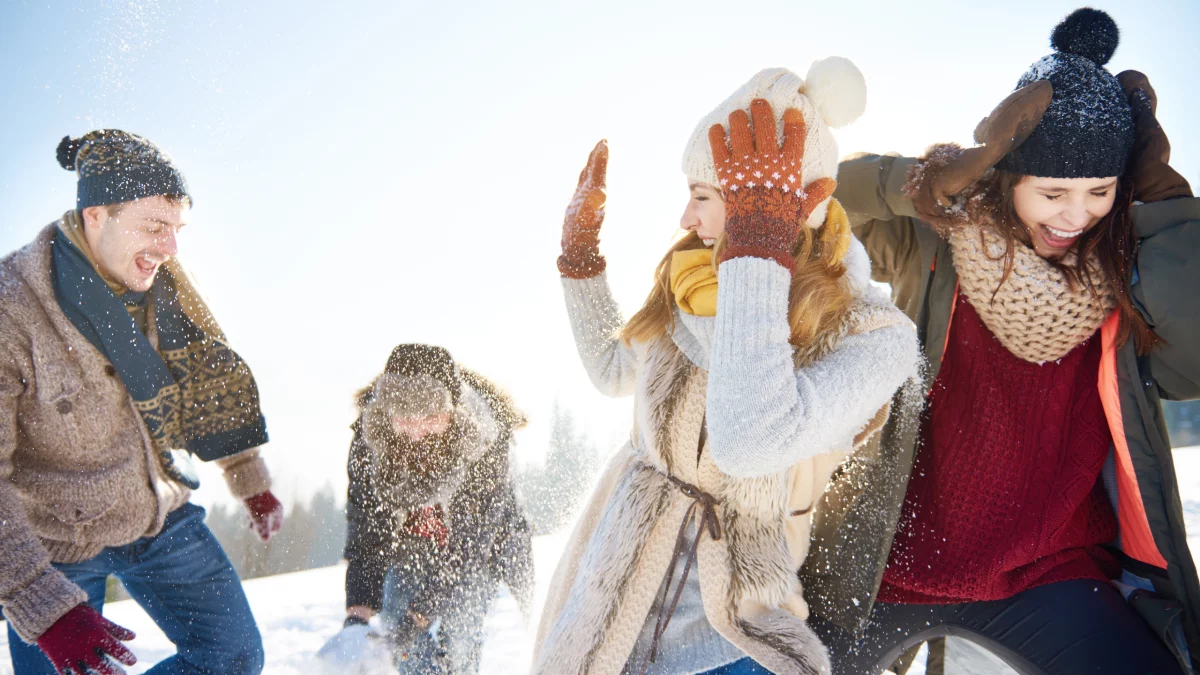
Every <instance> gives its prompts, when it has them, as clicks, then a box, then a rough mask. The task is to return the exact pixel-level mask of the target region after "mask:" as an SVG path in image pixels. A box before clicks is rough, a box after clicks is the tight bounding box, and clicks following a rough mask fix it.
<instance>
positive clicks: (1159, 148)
mask: <svg viewBox="0 0 1200 675" xmlns="http://www.w3.org/2000/svg"><path fill="white" fill-rule="evenodd" d="M1117 81H1118V82H1120V83H1121V88H1122V89H1123V90H1125V97H1126V98H1127V99H1128V100H1129V105H1130V107H1132V108H1133V126H1134V141H1133V155H1132V156H1131V157H1130V161H1129V168H1128V169H1127V170H1126V171H1125V173H1126V175H1127V176H1129V179H1130V181H1131V182H1132V183H1133V198H1134V199H1136V200H1137V201H1139V202H1144V203H1150V202H1160V201H1163V200H1166V199H1175V198H1177V197H1191V196H1192V187H1191V186H1190V185H1188V182H1187V179H1186V178H1184V177H1183V176H1181V175H1180V174H1179V172H1178V171H1176V170H1175V169H1172V168H1171V165H1170V164H1169V162H1170V161H1171V141H1170V140H1168V139H1167V134H1166V132H1165V131H1163V128H1162V126H1161V125H1160V124H1159V123H1158V118H1157V117H1156V116H1155V115H1156V114H1157V112H1158V96H1157V95H1155V93H1154V87H1151V86H1150V79H1149V78H1147V77H1146V76H1145V75H1143V74H1142V73H1139V72H1138V71H1136V70H1126V71H1124V72H1123V73H1121V74H1119V75H1117Z"/></svg>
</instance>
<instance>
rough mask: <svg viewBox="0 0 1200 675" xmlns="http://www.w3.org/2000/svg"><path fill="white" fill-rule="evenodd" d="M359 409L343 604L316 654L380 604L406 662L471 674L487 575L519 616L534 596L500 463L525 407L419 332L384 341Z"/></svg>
mask: <svg viewBox="0 0 1200 675" xmlns="http://www.w3.org/2000/svg"><path fill="white" fill-rule="evenodd" d="M358 409H359V419H358V420H357V421H356V422H355V423H354V426H353V429H354V440H353V442H352V443H351V446H350V456H349V462H348V467H347V469H348V473H349V493H348V498H347V504H346V518H347V521H348V525H349V527H348V531H347V535H346V551H345V555H346V559H347V560H348V561H349V565H348V567H347V569H346V608H347V609H346V614H347V616H346V622H345V627H344V628H343V631H342V633H340V634H339V635H338V636H336V637H335V638H334V639H333V640H331V641H330V643H329V644H328V646H327V647H326V648H325V649H323V650H322V654H321V655H322V656H323V657H325V658H327V659H328V660H331V661H338V660H342V659H341V656H340V654H341V653H342V652H344V651H347V650H346V649H345V647H346V646H347V645H354V644H361V643H362V642H363V640H360V639H359V638H362V637H364V636H365V635H366V634H367V633H368V628H367V624H368V621H369V620H370V618H371V617H372V616H373V615H375V614H376V613H380V614H381V615H382V616H381V618H382V620H383V626H384V628H385V630H386V631H387V638H388V644H389V647H390V648H391V650H392V653H393V655H394V658H395V659H396V661H397V664H398V665H401V666H402V668H403V670H402V672H405V673H412V672H418V673H449V674H454V675H460V674H461V675H469V674H472V673H476V672H478V670H479V658H480V653H481V648H482V645H483V620H484V617H485V616H486V615H487V611H488V607H489V606H490V604H491V600H492V597H493V596H494V595H495V592H496V587H497V586H498V585H499V584H505V585H507V586H508V588H509V590H510V591H511V592H512V594H513V596H514V597H515V598H516V599H517V602H518V603H519V604H520V605H521V609H522V611H523V612H524V613H525V615H526V616H529V611H530V603H531V601H532V593H533V558H532V548H531V539H530V530H529V524H528V522H527V519H526V517H525V513H524V509H523V508H522V507H521V506H520V505H519V503H518V502H517V499H516V491H515V488H514V485H513V481H512V478H511V476H510V474H509V451H510V449H511V446H512V442H513V432H514V431H516V430H517V429H520V428H521V427H523V426H524V425H525V417H524V415H523V414H521V412H520V411H518V410H517V409H516V408H515V407H514V405H513V403H512V401H511V400H510V399H509V398H508V396H507V395H506V394H504V392H502V391H501V390H500V389H499V388H498V387H496V386H495V385H494V384H492V383H490V382H489V381H487V380H486V379H485V378H483V377H482V376H480V375H478V374H476V373H473V372H471V371H469V370H466V369H463V368H460V367H459V366H458V364H457V363H455V361H454V359H453V358H452V357H451V356H450V353H449V352H448V351H446V350H445V349H443V348H442V347H437V346H433V345H423V344H404V345H400V346H398V347H396V348H395V349H394V350H392V354H391V356H390V357H389V358H388V362H387V367H386V368H385V369H384V372H383V373H381V374H380V375H379V376H378V377H376V378H375V381H374V382H373V383H372V384H371V385H370V386H368V387H367V388H365V389H364V390H362V391H361V392H360V393H359V395H358ZM439 620H440V623H439V626H438V628H437V630H436V634H434V633H431V632H430V628H431V627H432V624H433V622H435V621H439ZM354 656H356V655H351V660H353V658H354Z"/></svg>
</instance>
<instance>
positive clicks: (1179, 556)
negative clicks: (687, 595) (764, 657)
mask: <svg viewBox="0 0 1200 675" xmlns="http://www.w3.org/2000/svg"><path fill="white" fill-rule="evenodd" d="M915 161H916V160H913V159H909V158H901V157H894V156H879V155H864V156H859V157H856V158H853V159H850V160H847V161H843V162H842V164H841V166H840V168H839V171H838V188H837V192H836V194H835V196H836V197H837V199H838V200H839V201H840V202H841V203H842V205H843V206H844V207H845V209H846V211H847V213H848V214H849V216H850V221H851V225H852V227H853V229H854V233H855V235H857V236H858V238H859V239H860V240H861V241H862V243H863V245H864V246H865V247H866V249H867V253H868V254H869V256H870V258H871V266H872V270H871V272H872V277H873V278H874V280H875V281H879V282H883V283H888V284H891V287H892V299H893V301H894V302H895V303H896V304H897V305H898V306H899V307H900V309H902V310H904V312H905V313H906V314H908V316H909V318H911V319H912V320H913V322H915V323H916V325H917V331H918V334H919V337H920V339H921V343H922V348H923V350H924V354H925V357H926V359H927V360H928V370H927V372H926V373H925V378H924V384H925V390H926V391H928V388H929V386H930V385H931V384H932V383H933V380H934V378H935V377H936V376H937V373H938V369H939V368H940V367H941V362H942V354H943V352H944V349H945V346H946V338H947V334H948V332H949V328H950V320H951V314H952V311H953V306H954V302H955V297H956V295H957V289H958V275H957V273H956V271H955V269H954V264H953V262H952V260H951V257H950V249H949V247H948V245H947V243H946V242H945V241H944V240H942V239H941V238H939V237H938V236H937V235H936V234H935V233H934V231H933V230H932V229H931V228H930V226H929V225H928V224H927V223H925V222H923V221H921V220H920V219H919V218H918V217H917V214H916V212H915V211H914V210H913V206H912V202H911V201H910V200H909V199H908V198H907V197H906V196H905V195H904V194H903V192H902V189H901V188H902V186H903V185H904V182H905V177H906V174H907V172H908V168H909V167H910V166H912V165H913V164H914V163H915ZM1132 216H1133V220H1134V226H1135V228H1136V231H1137V235H1138V238H1139V241H1140V245H1139V249H1138V255H1137V275H1136V276H1135V282H1134V283H1133V284H1132V286H1131V291H1132V294H1133V297H1134V299H1135V301H1136V304H1137V305H1138V307H1139V308H1140V309H1141V310H1142V312H1143V313H1144V315H1145V317H1146V319H1147V320H1148V322H1149V323H1150V325H1151V326H1152V327H1153V328H1154V330H1155V332H1156V333H1157V334H1158V335H1159V336H1160V337H1162V338H1163V339H1165V341H1166V343H1167V345H1166V346H1163V347H1160V348H1157V349H1155V350H1154V351H1152V352H1151V353H1150V354H1148V355H1146V356H1138V354H1137V351H1136V350H1135V348H1134V345H1133V342H1132V341H1129V342H1128V343H1127V344H1125V345H1124V346H1122V347H1120V348H1117V347H1116V346H1115V340H1114V336H1115V335H1116V329H1117V326H1118V324H1117V320H1118V319H1117V317H1116V315H1115V314H1114V316H1113V317H1110V319H1109V321H1107V322H1106V323H1105V326H1104V327H1103V328H1102V329H1101V333H1102V341H1103V343H1104V358H1103V359H1102V363H1101V372H1100V373H1099V377H1098V382H1099V383H1100V385H1099V386H1100V389H1101V398H1102V399H1104V401H1105V412H1106V414H1107V416H1108V419H1109V421H1110V426H1111V427H1112V428H1123V429H1124V435H1123V438H1122V437H1120V436H1121V435H1120V434H1117V435H1115V437H1114V443H1113V452H1114V453H1115V454H1116V459H1117V462H1116V463H1115V465H1116V466H1118V467H1119V466H1120V465H1121V463H1122V460H1124V464H1125V466H1127V467H1131V469H1130V470H1129V471H1128V472H1127V475H1125V476H1123V478H1124V481H1121V480H1118V481H1117V484H1118V486H1120V491H1123V492H1124V493H1125V494H1124V495H1123V499H1121V500H1120V501H1119V502H1118V503H1119V504H1120V505H1121V506H1120V508H1119V511H1121V512H1120V513H1118V520H1119V522H1120V523H1121V527H1122V530H1121V537H1120V541H1121V542H1122V545H1121V546H1122V550H1121V551H1120V552H1119V555H1120V557H1121V558H1122V560H1123V562H1124V564H1125V567H1126V569H1127V570H1129V571H1130V572H1132V573H1134V574H1137V575H1138V576H1140V577H1143V578H1147V579H1149V580H1150V581H1152V582H1153V584H1154V587H1155V588H1156V590H1157V593H1156V594H1154V593H1141V594H1138V595H1136V596H1134V597H1133V598H1132V599H1131V603H1132V604H1133V605H1134V606H1135V607H1136V608H1137V609H1138V610H1139V612H1140V613H1141V614H1142V615H1143V616H1145V617H1147V619H1148V620H1149V621H1150V623H1151V625H1152V627H1153V628H1154V629H1155V631H1156V632H1157V633H1158V634H1159V635H1160V637H1163V639H1164V640H1165V641H1166V642H1167V643H1168V645H1169V646H1172V648H1173V650H1174V651H1175V652H1176V654H1179V653H1180V652H1181V649H1180V648H1179V647H1180V644H1179V643H1180V642H1182V641H1183V640H1185V639H1186V643H1187V644H1188V645H1189V647H1190V652H1191V656H1192V659H1193V660H1194V662H1195V663H1196V664H1197V667H1200V658H1198V657H1200V585H1198V584H1197V578H1196V568H1195V565H1194V563H1193V560H1192V556H1191V553H1190V552H1189V551H1188V545H1187V535H1186V532H1185V530H1184V519H1183V508H1182V506H1181V504H1180V497H1179V487H1178V484H1177V481H1176V478H1175V467H1174V463H1173V461H1172V456H1171V445H1170V441H1169V440H1168V438H1167V430H1166V427H1165V425H1164V423H1163V414H1162V406H1161V403H1160V401H1161V400H1162V399H1168V400H1187V399H1196V398H1200V199H1174V200H1170V201H1165V202H1156V203H1151V204H1138V205H1135V206H1134V207H1133V209H1132ZM922 393H923V392H922ZM913 398H915V397H913V396H912V395H911V393H910V395H909V399H910V400H908V401H900V400H897V401H896V402H895V404H894V406H893V408H894V411H893V414H892V417H891V418H890V420H889V422H888V425H887V427H886V428H885V430H884V433H883V434H881V436H880V438H879V440H878V441H877V442H876V443H874V444H873V445H872V446H871V448H870V452H867V453H865V454H862V455H860V456H857V457H855V458H853V459H852V460H851V461H850V462H848V463H847V464H846V465H845V466H844V467H843V470H842V471H840V472H839V473H838V474H837V475H835V478H834V481H833V482H832V483H831V486H830V490H829V492H828V493H827V495H826V497H825V500H824V501H823V503H822V506H821V508H820V509H819V510H818V513H817V515H816V522H815V524H814V530H813V547H812V552H811V553H810V554H809V557H808V561H807V563H806V564H805V567H804V569H803V570H802V573H801V575H802V577H803V578H804V587H805V588H806V590H807V593H806V595H807V596H808V600H809V603H810V605H811V606H812V608H813V613H814V614H816V615H818V616H820V617H821V618H824V619H826V620H828V621H831V622H833V623H835V624H838V625H841V626H843V627H844V628H847V629H850V630H854V629H857V628H859V627H860V626H861V625H862V623H863V621H865V619H866V618H867V616H868V615H869V613H870V610H871V606H872V604H873V601H874V598H875V594H876V591H877V590H878V588H879V584H880V580H881V579H882V577H883V570H884V566H885V565H886V563H887V559H888V553H889V551H890V549H891V542H892V536H893V534H894V532H895V527H896V522H897V519H898V518H899V515H900V509H901V505H902V504H903V501H904V496H905V490H906V488H907V484H908V476H909V473H910V472H911V470H912V465H913V458H914V453H915V452H916V445H917V438H918V434H917V428H918V426H919V421H918V419H917V415H915V414H913V413H914V411H915V409H916V408H917V407H919V403H918V402H914V401H913V400H911V399H913ZM1118 473H1119V469H1118ZM1172 635H1174V636H1175V638H1174V639H1172V638H1171V637H1170V636H1172Z"/></svg>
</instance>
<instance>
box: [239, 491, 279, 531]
mask: <svg viewBox="0 0 1200 675" xmlns="http://www.w3.org/2000/svg"><path fill="white" fill-rule="evenodd" d="M243 501H244V503H245V504H246V510H247V511H249V512H250V529H252V530H254V533H255V534H257V535H258V538H259V539H261V540H262V541H268V540H269V539H270V538H271V535H273V534H275V533H276V532H278V531H279V528H281V527H283V504H280V503H279V500H278V499H276V498H275V495H273V494H271V491H270V490H267V491H266V492H262V493H259V494H256V495H254V496H253V497H247V498H246V499H245V500H243Z"/></svg>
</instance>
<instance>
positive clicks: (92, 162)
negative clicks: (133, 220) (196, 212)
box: [57, 129, 192, 209]
mask: <svg viewBox="0 0 1200 675" xmlns="http://www.w3.org/2000/svg"><path fill="white" fill-rule="evenodd" d="M57 156H58V163H59V164H60V165H61V166H62V168H64V169H66V170H68V171H75V172H77V173H78V174H79V183H78V185H77V187H76V197H75V208H77V209H86V208H87V207H89V206H104V205H106V204H120V203H122V202H131V201H133V200H135V199H142V198H143V197H153V196H155V195H173V196H177V197H187V198H188V201H189V202H190V201H192V198H191V195H190V194H189V193H188V189H187V182H186V181H184V179H183V174H182V173H180V172H179V169H178V168H176V166H175V165H174V164H173V163H172V162H171V158H170V157H169V156H168V155H167V154H166V153H165V152H163V151H162V150H159V149H158V147H157V146H155V145H154V144H153V143H151V142H150V141H149V140H147V139H145V138H142V137H141V136H138V135H135V134H131V133H129V132H126V131H121V130H120V129H98V130H96V131H90V132H88V133H86V134H84V135H83V136H81V137H79V138H71V137H70V136H64V137H63V139H62V141H61V142H59V144H58V152H57Z"/></svg>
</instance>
